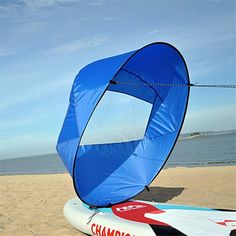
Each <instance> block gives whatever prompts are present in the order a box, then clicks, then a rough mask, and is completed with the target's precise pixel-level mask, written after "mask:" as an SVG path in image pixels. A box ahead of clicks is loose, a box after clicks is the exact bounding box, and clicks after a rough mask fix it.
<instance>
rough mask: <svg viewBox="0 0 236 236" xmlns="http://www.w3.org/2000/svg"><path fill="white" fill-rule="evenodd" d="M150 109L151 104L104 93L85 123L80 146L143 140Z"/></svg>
mask: <svg viewBox="0 0 236 236" xmlns="http://www.w3.org/2000/svg"><path fill="white" fill-rule="evenodd" d="M151 109H152V104H151V103H148V102H145V101H143V100H141V99H138V98H135V97H133V96H130V95H126V94H123V93H118V92H112V91H106V93H105V94H104V95H103V97H102V99H101V101H100V102H99V104H98V105H97V107H96V109H95V111H94V113H93V114H92V117H91V119H90V120H89V123H88V125H87V127H86V129H85V131H84V134H83V136H82V139H81V143H80V145H89V144H104V143H120V142H128V141H134V140H140V139H143V137H144V134H145V130H146V126H147V123H148V119H149V116H150V113H151Z"/></svg>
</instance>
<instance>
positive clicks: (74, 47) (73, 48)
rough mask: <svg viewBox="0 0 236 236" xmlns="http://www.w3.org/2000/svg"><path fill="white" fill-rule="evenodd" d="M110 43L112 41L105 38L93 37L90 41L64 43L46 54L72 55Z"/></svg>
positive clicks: (81, 40) (85, 39)
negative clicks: (81, 50)
mask: <svg viewBox="0 0 236 236" xmlns="http://www.w3.org/2000/svg"><path fill="white" fill-rule="evenodd" d="M111 41H112V40H111V39H109V38H108V37H107V36H102V37H94V38H91V39H88V38H83V39H80V40H76V41H73V42H70V43H65V44H62V45H60V46H57V47H54V48H51V49H50V50H49V51H47V53H53V54H57V53H60V54H61V53H62V54H63V53H73V52H77V51H79V50H80V49H84V48H93V47H96V46H99V45H102V44H105V43H108V42H111Z"/></svg>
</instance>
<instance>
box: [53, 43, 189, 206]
mask: <svg viewBox="0 0 236 236" xmlns="http://www.w3.org/2000/svg"><path fill="white" fill-rule="evenodd" d="M111 81H117V83H113V82H111ZM189 83H190V82H189V76H188V71H187V66H186V63H185V61H184V59H183V57H182V55H181V54H180V52H179V51H178V50H177V49H176V48H175V47H173V46H172V45H170V44H167V43H152V44H149V45H147V46H145V47H143V48H141V49H139V50H136V51H132V52H129V53H126V54H122V55H118V56H114V57H110V58H106V59H102V60H99V61H96V62H93V63H91V64H89V65H87V66H86V67H84V68H83V69H82V70H81V71H80V72H79V74H78V75H77V76H76V78H75V81H74V84H73V86H72V90H71V94H70V104H69V108H68V111H67V114H66V117H65V121H64V123H63V127H62V130H61V133H60V135H59V139H58V143H57V152H58V154H59V156H60V157H61V159H62V160H63V162H64V164H65V166H66V168H67V169H68V171H69V173H70V175H71V176H72V178H73V182H74V188H75V191H76V193H77V195H78V196H79V197H80V199H81V200H82V201H84V202H85V203H87V204H89V205H91V206H96V207H103V206H110V205H113V204H116V203H119V202H122V201H125V200H128V199H130V198H132V197H134V196H136V195H137V194H138V193H140V192H142V191H143V190H144V189H145V187H146V186H148V185H149V184H150V183H151V182H152V180H153V179H154V178H155V176H156V175H157V174H158V173H159V171H160V170H161V169H162V167H163V166H164V164H165V162H166V160H167V159H168V157H169V155H170V153H171V151H172V149H173V148H174V145H175V143H176V140H177V138H178V135H179V133H180V130H181V127H182V124H183V121H184V117H185V113H186V109H187V103H188V97H189V86H158V85H157V84H170V85H171V84H178V85H188V84H189ZM144 84H146V85H144ZM107 91H112V92H117V93H120V94H126V95H129V96H132V97H135V98H137V99H140V100H142V101H145V102H147V103H149V104H151V105H152V108H151V112H150V114H149V118H148V123H147V125H146V129H145V133H144V135H143V137H142V138H141V139H138V140H124V141H122V140H121V141H119V142H114V143H112V142H109V143H91V144H86V143H85V144H84V143H81V139H82V137H83V134H84V132H85V131H86V128H87V126H88V123H89V121H90V118H91V117H92V115H93V113H94V111H95V110H96V108H97V106H98V104H99V103H100V101H101V99H102V97H103V96H104V94H105V93H106V92H107ZM133 119H134V120H135V119H136V118H135V117H133ZM104 125H106V124H104Z"/></svg>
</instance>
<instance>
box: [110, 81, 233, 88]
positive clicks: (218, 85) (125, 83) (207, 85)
mask: <svg viewBox="0 0 236 236" xmlns="http://www.w3.org/2000/svg"><path fill="white" fill-rule="evenodd" d="M110 84H114V85H115V84H117V85H135V86H163V87H165V86H166V87H169V86H172V87H186V86H187V87H198V88H232V89H235V88H236V85H234V84H198V83H196V84H165V83H134V82H120V81H117V80H111V81H110Z"/></svg>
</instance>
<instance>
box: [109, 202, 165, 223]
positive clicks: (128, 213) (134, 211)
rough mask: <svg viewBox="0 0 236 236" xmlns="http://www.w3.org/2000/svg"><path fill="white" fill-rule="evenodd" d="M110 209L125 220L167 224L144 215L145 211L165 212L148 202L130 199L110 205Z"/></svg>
mask: <svg viewBox="0 0 236 236" xmlns="http://www.w3.org/2000/svg"><path fill="white" fill-rule="evenodd" d="M112 211H113V213H114V214H115V215H116V216H118V217H120V218H123V219H126V220H131V221H136V222H141V223H147V224H155V225H162V226H168V224H166V223H163V222H160V221H157V220H153V219H149V218H146V217H145V216H144V215H145V214H146V213H153V214H161V213H163V212H165V211H163V210H160V209H158V208H156V207H155V206H153V205H151V204H148V203H144V202H132V201H130V202H125V203H121V204H117V205H114V206H112Z"/></svg>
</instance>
